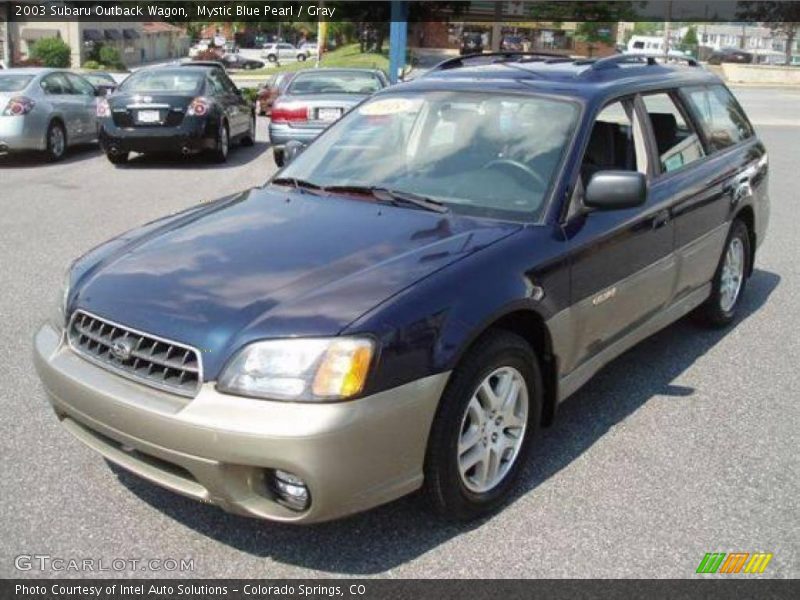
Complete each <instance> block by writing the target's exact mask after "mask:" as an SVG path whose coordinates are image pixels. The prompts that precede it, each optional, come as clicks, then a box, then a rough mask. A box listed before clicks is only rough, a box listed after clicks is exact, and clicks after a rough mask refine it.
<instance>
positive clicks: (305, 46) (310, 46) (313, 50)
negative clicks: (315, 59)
mask: <svg viewBox="0 0 800 600" xmlns="http://www.w3.org/2000/svg"><path fill="white" fill-rule="evenodd" d="M298 50H300V51H301V52H304V53H305V55H306V57H308V58H311V57H312V56H316V55H317V54H318V53H319V47H318V46H317V43H316V42H304V43H302V44H300V46H298Z"/></svg>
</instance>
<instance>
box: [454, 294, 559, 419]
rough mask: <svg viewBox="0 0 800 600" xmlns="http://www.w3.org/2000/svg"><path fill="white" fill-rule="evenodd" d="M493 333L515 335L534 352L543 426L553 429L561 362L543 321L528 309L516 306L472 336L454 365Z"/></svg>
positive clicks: (493, 317)
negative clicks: (542, 386) (541, 383)
mask: <svg viewBox="0 0 800 600" xmlns="http://www.w3.org/2000/svg"><path fill="white" fill-rule="evenodd" d="M492 331H507V332H509V333H514V334H516V335H518V336H520V337H522V338H523V339H524V340H525V341H526V342H528V344H530V346H531V347H532V348H533V350H534V352H535V354H536V357H537V359H538V361H539V369H540V370H541V373H542V381H543V382H544V390H543V392H544V393H543V397H544V400H543V403H542V420H541V424H542V426H547V425H550V424H551V423H552V422H553V419H554V418H555V413H556V406H557V404H558V361H557V357H556V356H555V355H554V354H553V342H552V337H551V333H550V329H549V328H548V327H547V323H546V321H545V319H544V317H542V315H541V314H540V313H539V312H538V311H536V310H535V309H534V308H532V307H529V306H519V305H514V306H510V307H508V308H506V309H505V310H504V311H503V312H501V313H500V314H496V315H494V316H492V318H490V319H489V320H488V321H487V322H486V323H484V324H482V325H481V326H480V327H477V328H476V329H475V330H474V331H473V332H472V334H471V335H470V337H469V338H468V339H467V341H466V343H465V344H463V346H462V348H461V350H460V351H459V353H458V355H457V357H456V360H455V361H454V364H455V365H457V364H459V363H460V362H461V360H462V358H463V357H464V355H466V354H467V352H469V351H470V350H471V349H472V348H473V347H475V345H476V344H477V343H478V342H479V340H480V339H481V338H482V337H484V336H485V335H487V334H488V333H490V332H492Z"/></svg>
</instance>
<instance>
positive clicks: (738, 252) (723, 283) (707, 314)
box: [699, 219, 751, 327]
mask: <svg viewBox="0 0 800 600" xmlns="http://www.w3.org/2000/svg"><path fill="white" fill-rule="evenodd" d="M750 256H751V254H750V235H749V232H748V230H747V225H745V224H744V223H743V222H742V221H741V220H739V219H736V220H735V221H734V222H733V224H732V225H731V230H730V233H728V239H727V241H726V242H725V248H724V249H723V251H722V257H721V258H720V261H719V266H718V267H717V272H716V274H715V275H714V280H713V282H712V287H711V296H709V298H708V300H706V303H705V304H703V306H702V307H701V308H700V311H699V316H700V317H701V319H702V320H703V321H704V322H705V323H706V324H708V325H711V326H712V327H724V326H725V325H728V324H729V323H731V322H732V321H733V320H734V319H735V318H736V312H737V309H738V308H739V304H740V301H741V298H742V294H743V293H744V288H745V284H746V283H747V274H748V273H749V272H750Z"/></svg>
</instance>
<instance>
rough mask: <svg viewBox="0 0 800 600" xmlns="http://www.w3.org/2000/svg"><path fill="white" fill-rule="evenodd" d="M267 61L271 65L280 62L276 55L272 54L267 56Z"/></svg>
mask: <svg viewBox="0 0 800 600" xmlns="http://www.w3.org/2000/svg"><path fill="white" fill-rule="evenodd" d="M267 60H268V61H269V62H271V63H274V62H278V57H277V56H275V55H274V54H270V55H268V56H267Z"/></svg>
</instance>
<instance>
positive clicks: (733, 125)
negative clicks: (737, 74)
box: [683, 85, 753, 152]
mask: <svg viewBox="0 0 800 600" xmlns="http://www.w3.org/2000/svg"><path fill="white" fill-rule="evenodd" d="M683 92H684V95H685V97H686V101H687V104H688V105H689V107H690V108H691V110H692V111H693V112H694V114H695V116H696V117H697V120H698V121H699V124H700V127H701V129H702V130H703V133H704V135H705V138H706V140H707V141H708V144H709V146H710V150H711V151H712V152H713V151H718V150H724V149H725V148H728V147H730V146H733V145H735V144H738V143H739V142H741V141H744V140H746V139H748V138H750V137H752V136H753V127H752V126H751V125H750V122H749V121H748V120H747V117H746V116H745V114H744V111H743V110H742V108H741V107H740V106H739V103H738V102H737V101H736V99H735V98H734V97H733V94H731V93H730V92H729V91H728V90H727V89H726V88H725V87H723V86H721V85H714V86H709V87H690V88H684V90H683Z"/></svg>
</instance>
